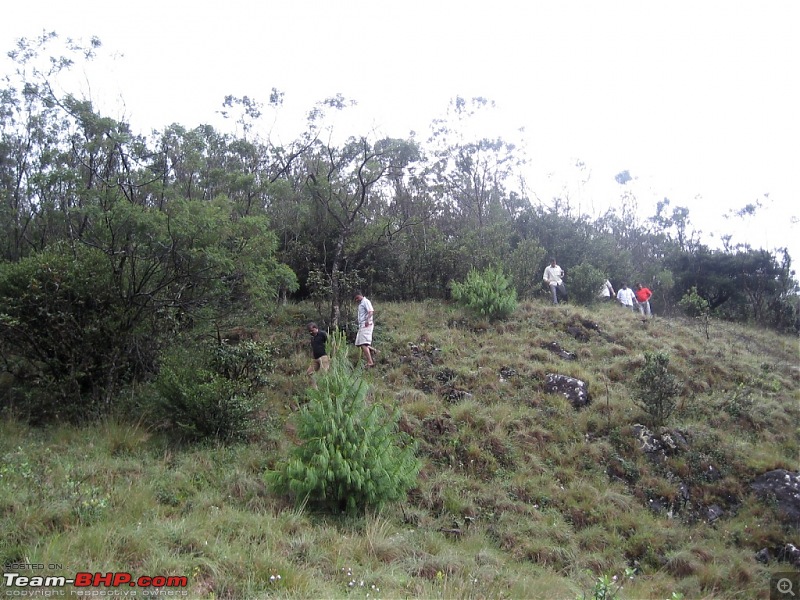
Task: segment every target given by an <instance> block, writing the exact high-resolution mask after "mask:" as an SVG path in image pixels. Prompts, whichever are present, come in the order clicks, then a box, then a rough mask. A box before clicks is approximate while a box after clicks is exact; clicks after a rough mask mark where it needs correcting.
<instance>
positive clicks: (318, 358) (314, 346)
mask: <svg viewBox="0 0 800 600" xmlns="http://www.w3.org/2000/svg"><path fill="white" fill-rule="evenodd" d="M308 333H309V334H310V335H311V354H312V355H313V357H314V358H313V360H312V361H311V364H310V365H309V366H308V370H307V371H306V375H308V376H309V377H311V383H312V385H313V386H314V387H317V382H316V379H314V374H315V373H316V372H317V371H323V372H326V371H327V370H328V369H330V368H331V360H330V357H329V356H328V353H327V351H326V350H325V344H326V343H327V341H328V334H327V333H325V332H324V331H320V328H319V327H317V324H316V323H309V324H308Z"/></svg>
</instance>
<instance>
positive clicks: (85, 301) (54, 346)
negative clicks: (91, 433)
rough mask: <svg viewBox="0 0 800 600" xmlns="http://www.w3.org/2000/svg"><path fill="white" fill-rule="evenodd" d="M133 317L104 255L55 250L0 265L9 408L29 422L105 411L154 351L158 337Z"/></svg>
mask: <svg viewBox="0 0 800 600" xmlns="http://www.w3.org/2000/svg"><path fill="white" fill-rule="evenodd" d="M131 316H132V315H131V313H130V311H127V310H126V308H125V307H124V306H123V304H122V302H121V301H120V297H119V295H118V294H116V293H115V287H114V273H113V271H112V269H111V266H110V264H109V262H108V260H107V257H106V256H105V255H104V254H103V252H101V251H99V250H96V249H93V248H88V247H86V246H77V247H75V248H74V249H71V248H70V247H69V246H67V245H66V244H58V245H56V246H54V247H53V248H52V249H50V250H46V251H43V252H40V253H38V254H35V255H33V256H31V257H29V258H24V259H22V260H20V261H19V262H15V263H2V264H0V355H2V357H3V359H4V362H5V364H6V367H7V369H8V370H9V372H10V373H11V375H12V376H13V384H12V386H11V387H10V389H8V390H7V391H6V394H5V397H4V398H3V399H2V400H0V401H2V405H3V407H4V409H5V410H6V411H8V412H12V413H14V415H15V416H16V417H17V418H21V419H26V420H29V421H31V422H46V421H52V420H56V419H58V420H67V421H81V420H84V419H88V418H93V417H96V416H98V415H99V414H102V413H105V412H108V410H109V409H110V408H111V406H112V398H113V395H114V393H115V392H116V390H117V389H118V388H119V385H120V384H123V383H125V382H127V381H130V380H132V379H133V378H134V377H135V376H136V375H138V374H141V373H143V372H145V371H147V370H149V369H150V368H151V367H152V365H153V363H154V360H155V355H156V352H157V342H158V339H157V337H155V336H153V335H150V333H151V332H149V331H148V330H147V329H146V328H145V327H143V326H142V323H137V322H136V321H134V320H133V319H132V318H131Z"/></svg>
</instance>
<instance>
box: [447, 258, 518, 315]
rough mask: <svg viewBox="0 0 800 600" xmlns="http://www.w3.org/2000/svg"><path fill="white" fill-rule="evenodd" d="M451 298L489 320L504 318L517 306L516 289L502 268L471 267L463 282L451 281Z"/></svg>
mask: <svg viewBox="0 0 800 600" xmlns="http://www.w3.org/2000/svg"><path fill="white" fill-rule="evenodd" d="M452 292H453V299H454V300H456V302H458V303H459V304H461V305H462V306H463V307H465V308H466V309H468V310H469V311H470V312H472V313H474V314H476V315H478V316H481V317H485V318H488V319H491V320H495V319H506V318H508V317H510V316H511V313H513V312H514V311H515V310H516V308H517V291H516V290H515V289H514V287H513V286H512V285H511V282H510V281H509V280H508V279H507V278H506V276H505V275H504V274H503V271H502V269H499V268H494V269H486V270H485V271H481V272H478V271H477V270H475V269H472V270H471V271H470V272H469V274H468V275H467V279H466V280H465V281H464V282H463V283H459V282H453V284H452Z"/></svg>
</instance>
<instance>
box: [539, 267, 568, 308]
mask: <svg viewBox="0 0 800 600" xmlns="http://www.w3.org/2000/svg"><path fill="white" fill-rule="evenodd" d="M563 277H564V269H562V268H561V267H559V266H558V265H557V264H556V259H555V258H553V259H551V260H550V266H548V267H545V270H544V275H543V276H542V279H543V280H544V281H545V282H546V283H547V285H549V286H550V292H551V293H552V294H553V304H558V291H559V286H563V284H564V281H563ZM561 291H562V293H564V290H563V287H562V290H561Z"/></svg>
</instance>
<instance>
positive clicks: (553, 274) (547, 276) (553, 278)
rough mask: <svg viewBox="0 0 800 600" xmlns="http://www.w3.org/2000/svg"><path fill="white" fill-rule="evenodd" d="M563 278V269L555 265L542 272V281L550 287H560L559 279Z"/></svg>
mask: <svg viewBox="0 0 800 600" xmlns="http://www.w3.org/2000/svg"><path fill="white" fill-rule="evenodd" d="M563 276H564V269H562V268H561V267H559V266H558V265H556V266H555V267H554V266H552V265H550V266H548V267H547V268H546V269H545V270H544V276H542V279H544V280H545V281H546V282H547V283H549V284H550V285H561V278H562V277H563Z"/></svg>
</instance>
